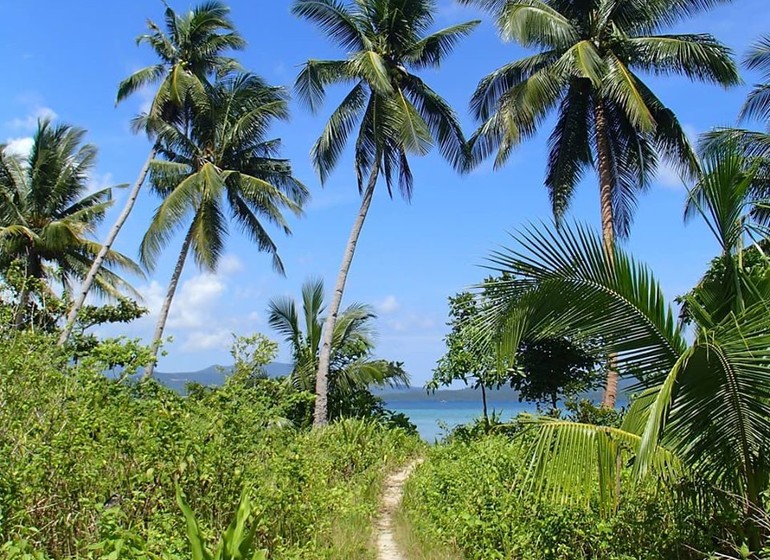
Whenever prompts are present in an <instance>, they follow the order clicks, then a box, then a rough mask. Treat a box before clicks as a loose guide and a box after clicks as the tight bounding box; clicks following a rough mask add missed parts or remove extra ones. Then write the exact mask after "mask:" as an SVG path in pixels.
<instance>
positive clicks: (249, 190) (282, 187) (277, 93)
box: [140, 74, 308, 376]
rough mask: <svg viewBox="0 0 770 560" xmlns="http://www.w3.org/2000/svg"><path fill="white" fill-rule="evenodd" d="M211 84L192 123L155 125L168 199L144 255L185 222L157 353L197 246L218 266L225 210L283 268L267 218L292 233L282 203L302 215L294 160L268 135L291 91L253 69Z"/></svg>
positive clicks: (204, 259) (303, 194) (160, 181)
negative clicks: (270, 83) (282, 155)
mask: <svg viewBox="0 0 770 560" xmlns="http://www.w3.org/2000/svg"><path fill="white" fill-rule="evenodd" d="M207 90H208V91H207V101H206V105H201V106H199V107H198V108H197V110H196V113H195V114H194V116H193V118H192V120H191V122H190V126H189V130H187V129H188V127H187V126H186V125H181V126H180V125H172V124H167V123H160V124H158V125H157V134H158V141H159V153H160V155H161V156H162V157H163V158H164V160H163V161H161V160H156V161H153V162H152V164H151V165H150V179H151V182H152V186H153V189H154V190H155V192H156V193H158V194H160V195H161V196H162V197H163V202H162V203H161V204H160V206H159V207H158V209H157V210H156V211H155V215H154V216H153V219H152V222H151V224H150V227H149V229H148V230H147V233H146V234H145V236H144V238H143V239H142V243H141V247H140V255H141V261H142V263H143V264H145V265H146V266H148V267H152V266H154V264H155V262H156V261H157V258H158V256H159V255H160V253H161V252H162V250H163V249H164V248H165V247H166V246H167V245H168V243H169V241H171V239H172V237H173V235H174V234H175V233H176V232H178V231H180V230H182V231H184V241H183V242H182V248H181V251H180V253H179V257H178V259H177V263H176V267H175V268H174V272H173V275H172V277H171V281H170V283H169V286H168V291H167V294H166V298H165V300H164V302H163V307H162V308H161V311H160V316H159V317H158V323H157V327H156V329H155V335H154V336H153V341H152V351H153V352H154V354H155V355H156V356H157V352H158V349H159V347H160V342H161V339H162V337H163V330H164V328H165V324H166V319H167V317H168V312H169V309H170V307H171V301H172V299H173V297H174V293H175V291H176V287H177V284H178V282H179V277H180V276H181V274H182V270H183V268H184V265H185V261H186V259H187V256H188V254H189V253H190V252H192V254H193V256H194V258H195V261H196V263H197V264H198V266H200V267H203V268H204V269H206V270H211V271H213V270H215V269H216V267H217V264H218V263H219V259H220V257H221V255H222V251H223V249H224V243H225V238H226V236H227V233H228V220H227V213H229V214H230V216H231V217H232V219H233V220H234V221H235V223H236V224H237V225H238V227H239V228H240V229H241V230H242V231H243V232H244V233H245V234H246V235H247V236H248V237H250V238H251V239H252V241H254V242H255V243H256V244H257V247H258V249H259V250H260V251H264V252H267V253H269V254H270V255H271V256H272V258H273V267H274V268H275V269H276V270H277V271H278V272H280V273H283V272H284V269H283V264H282V262H281V259H280V258H279V256H278V248H277V247H276V245H275V242H274V241H273V239H272V238H271V237H270V234H269V233H268V231H267V230H266V229H265V225H264V222H265V221H267V222H270V223H272V224H274V225H276V226H278V227H279V228H280V229H281V230H283V232H284V233H286V234H290V233H291V230H290V229H289V225H288V224H287V222H286V220H285V218H284V216H283V214H282V211H283V210H285V209H286V210H289V211H291V212H293V213H294V214H296V215H300V214H301V212H302V205H303V204H304V202H305V200H306V199H307V197H308V192H307V189H306V188H305V187H304V185H302V183H300V182H299V181H298V180H297V179H295V178H294V176H293V175H292V169H291V165H290V163H289V161H287V160H285V159H279V158H278V152H279V150H280V141H279V140H269V139H266V138H265V135H266V134H267V132H268V129H269V127H270V125H271V124H272V122H273V121H274V120H276V119H286V118H287V117H288V106H287V100H288V96H287V94H286V92H285V91H284V90H283V89H282V88H276V87H270V86H268V85H266V84H265V82H264V81H262V80H261V79H260V78H258V77H257V76H255V75H253V74H238V75H235V76H233V77H230V78H225V79H222V80H220V81H219V82H217V83H216V84H214V85H213V86H208V88H207ZM153 369H154V366H153V365H151V366H149V367H148V368H147V370H146V372H145V375H146V376H151V375H152V372H153Z"/></svg>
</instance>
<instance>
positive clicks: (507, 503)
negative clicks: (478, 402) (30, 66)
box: [404, 435, 725, 560]
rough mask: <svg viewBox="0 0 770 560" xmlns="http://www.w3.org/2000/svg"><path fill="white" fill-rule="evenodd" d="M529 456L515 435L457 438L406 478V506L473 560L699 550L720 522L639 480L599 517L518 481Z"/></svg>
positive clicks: (609, 559)
mask: <svg viewBox="0 0 770 560" xmlns="http://www.w3.org/2000/svg"><path fill="white" fill-rule="evenodd" d="M524 461H525V457H524V455H523V452H522V446H521V445H520V444H519V442H518V440H514V441H512V440H511V439H510V438H509V437H506V436H502V435H490V436H487V437H483V438H481V439H476V440H467V439H465V440H464V439H455V440H453V441H451V442H450V443H449V444H448V445H446V446H444V447H436V448H434V449H432V450H431V452H430V454H429V456H428V459H427V460H426V461H425V463H424V464H423V465H422V466H421V467H419V469H418V470H417V471H416V472H415V474H414V475H413V476H412V478H411V479H410V480H409V481H408V482H407V486H406V494H405V498H404V508H405V510H406V511H405V513H406V515H407V516H408V518H409V519H410V520H411V522H412V523H413V524H414V526H415V530H416V531H418V532H419V533H420V534H422V535H423V536H425V537H426V538H430V539H436V540H438V541H439V542H442V543H445V544H448V545H452V546H455V547H457V548H458V549H459V550H461V551H462V552H463V554H464V555H465V557H466V558H468V559H469V560H482V559H483V560H495V559H500V560H503V559H510V558H516V559H517V560H572V559H574V560H578V559H581V560H582V559H588V558H593V559H601V560H653V559H685V558H702V557H703V555H702V554H698V553H696V552H695V551H696V550H701V551H708V550H710V549H711V548H712V547H713V544H712V540H711V533H712V531H714V530H715V529H712V527H711V526H712V524H713V525H714V526H719V525H722V526H724V523H725V522H724V520H714V519H711V518H710V517H709V516H706V515H705V514H702V513H701V514H697V513H696V510H695V508H694V506H693V505H692V504H691V502H687V501H684V500H675V499H674V496H673V493H668V494H667V493H666V492H664V491H658V492H656V491H655V490H653V489H646V488H637V489H635V490H633V492H631V493H627V494H625V495H624V498H623V501H622V503H621V504H620V507H619V509H618V512H617V514H616V515H614V516H613V517H611V518H602V517H601V516H600V515H599V514H598V513H597V510H598V508H595V509H594V511H587V510H585V509H583V508H580V507H577V506H567V505H561V504H557V503H551V502H549V501H547V500H540V499H538V498H537V496H536V495H534V494H533V493H531V492H522V491H521V488H520V481H521V473H522V470H521V469H522V465H523V463H524Z"/></svg>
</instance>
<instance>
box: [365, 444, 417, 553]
mask: <svg viewBox="0 0 770 560" xmlns="http://www.w3.org/2000/svg"><path fill="white" fill-rule="evenodd" d="M422 461H423V459H415V460H414V461H412V462H411V463H409V464H408V465H407V466H405V467H404V468H403V469H401V470H399V471H397V472H395V473H393V474H391V475H390V476H389V477H388V478H387V479H386V480H385V488H384V489H383V492H382V505H381V506H380V515H379V517H378V518H377V522H376V524H375V527H376V529H377V560H406V558H404V556H403V555H402V554H401V553H400V552H399V550H398V545H397V544H396V538H395V535H394V531H393V526H394V519H393V517H394V516H395V514H396V511H397V510H398V506H399V505H401V499H402V498H403V496H404V483H405V482H406V480H407V479H408V478H409V475H410V474H412V471H413V470H414V469H415V468H416V467H417V466H419V465H420V463H422Z"/></svg>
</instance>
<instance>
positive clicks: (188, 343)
mask: <svg viewBox="0 0 770 560" xmlns="http://www.w3.org/2000/svg"><path fill="white" fill-rule="evenodd" d="M232 342H233V335H232V334H231V332H230V330H229V329H217V330H214V331H205V332H204V331H195V332H192V333H190V335H189V336H188V337H187V339H186V340H185V341H184V344H182V350H184V351H186V352H200V351H202V350H226V349H228V348H230V346H231V345H232Z"/></svg>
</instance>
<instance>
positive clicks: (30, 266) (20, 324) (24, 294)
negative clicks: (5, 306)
mask: <svg viewBox="0 0 770 560" xmlns="http://www.w3.org/2000/svg"><path fill="white" fill-rule="evenodd" d="M26 253H27V254H26V257H25V258H24V278H23V280H22V285H21V291H20V292H19V304H18V307H17V308H16V314H15V315H14V318H13V323H14V326H15V327H16V330H18V331H20V330H22V329H23V328H24V319H25V315H26V311H27V305H29V299H30V297H31V296H32V290H31V289H30V287H29V284H30V279H31V278H33V277H34V278H37V276H36V275H38V274H39V275H41V276H42V270H40V266H35V261H34V260H33V256H32V251H31V250H30V249H27V251H26Z"/></svg>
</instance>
